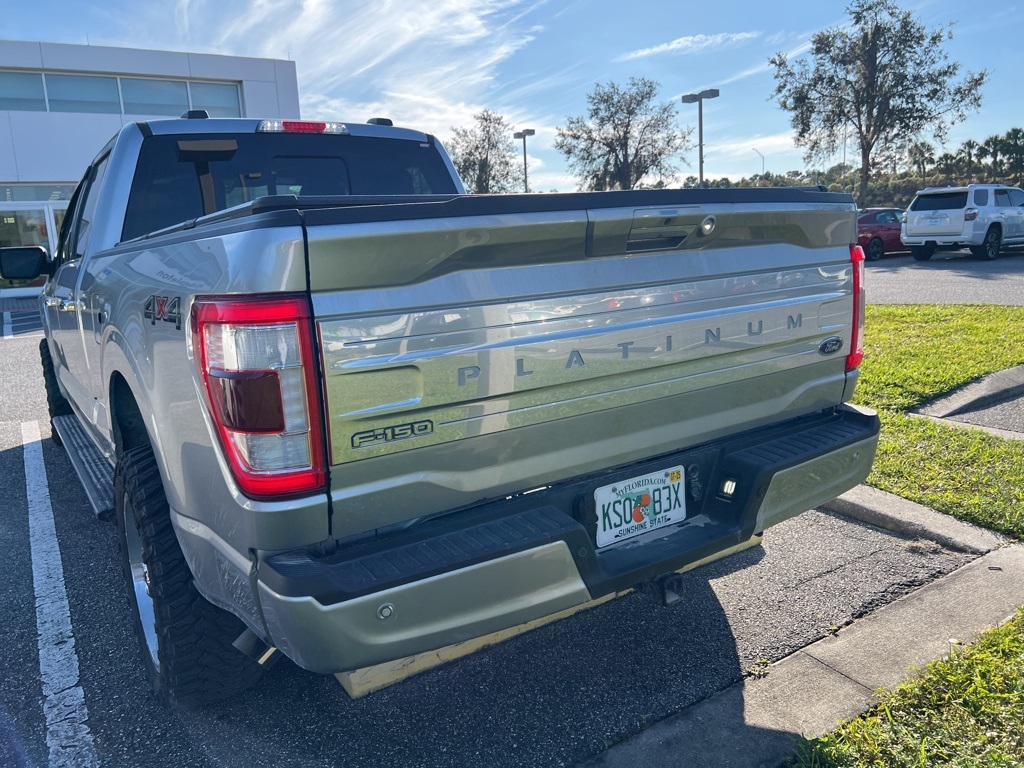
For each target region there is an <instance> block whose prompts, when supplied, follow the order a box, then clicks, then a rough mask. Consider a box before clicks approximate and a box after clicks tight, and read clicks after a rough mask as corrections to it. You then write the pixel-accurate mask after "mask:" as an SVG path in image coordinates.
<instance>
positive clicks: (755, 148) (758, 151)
mask: <svg viewBox="0 0 1024 768" xmlns="http://www.w3.org/2000/svg"><path fill="white" fill-rule="evenodd" d="M751 149H753V150H754V151H755V152H757V154H759V155H761V152H760V150H758V149H757V147H751ZM761 181H764V155H761Z"/></svg>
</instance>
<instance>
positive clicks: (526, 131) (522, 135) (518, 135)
mask: <svg viewBox="0 0 1024 768" xmlns="http://www.w3.org/2000/svg"><path fill="white" fill-rule="evenodd" d="M536 133H537V132H536V131H535V130H533V128H523V130H521V131H516V132H515V133H513V134H512V138H514V139H522V140H523V192H529V191H530V183H529V181H528V180H527V176H526V137H527V136H533V135H534V134H536Z"/></svg>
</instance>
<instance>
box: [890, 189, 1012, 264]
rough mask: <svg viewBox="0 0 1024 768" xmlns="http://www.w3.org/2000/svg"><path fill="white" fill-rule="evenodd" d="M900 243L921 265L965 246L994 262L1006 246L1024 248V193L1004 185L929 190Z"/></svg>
mask: <svg viewBox="0 0 1024 768" xmlns="http://www.w3.org/2000/svg"><path fill="white" fill-rule="evenodd" d="M900 240H902V241H903V244H904V245H907V246H910V252H911V254H912V255H913V257H914V258H915V259H917V260H918V261H927V260H928V259H930V258H931V257H932V254H933V253H935V250H936V249H941V250H954V249H957V248H962V247H964V246H968V247H969V248H970V249H971V253H973V254H974V255H975V257H977V258H979V259H994V258H995V257H996V256H998V255H999V248H1000V246H1002V245H1013V244H1024V191H1021V190H1019V189H1017V188H1016V187H1007V186H1004V185H1002V184H970V185H968V186H966V187H935V188H929V189H924V190H922V191H920V192H918V193H917V196H916V197H915V198H914V202H912V203H911V204H910V208H908V209H907V213H906V215H905V216H904V217H903V227H902V229H901V231H900Z"/></svg>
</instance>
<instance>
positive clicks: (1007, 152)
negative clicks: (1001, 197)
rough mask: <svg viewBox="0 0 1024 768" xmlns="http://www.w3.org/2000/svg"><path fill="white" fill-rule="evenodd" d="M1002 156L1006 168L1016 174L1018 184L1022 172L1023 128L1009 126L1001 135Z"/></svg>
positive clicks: (1023, 167)
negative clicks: (1004, 159)
mask: <svg viewBox="0 0 1024 768" xmlns="http://www.w3.org/2000/svg"><path fill="white" fill-rule="evenodd" d="M1003 157H1005V158H1006V164H1007V170H1008V171H1009V172H1010V173H1013V174H1016V175H1017V184H1018V185H1019V184H1020V180H1021V175H1022V174H1024V129H1022V128H1011V129H1010V130H1008V131H1007V132H1006V134H1005V135H1004V136H1003Z"/></svg>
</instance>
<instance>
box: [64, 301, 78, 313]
mask: <svg viewBox="0 0 1024 768" xmlns="http://www.w3.org/2000/svg"><path fill="white" fill-rule="evenodd" d="M60 311H61V312H77V311H78V302H77V301H75V300H74V299H64V300H63V301H62V302H60Z"/></svg>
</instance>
